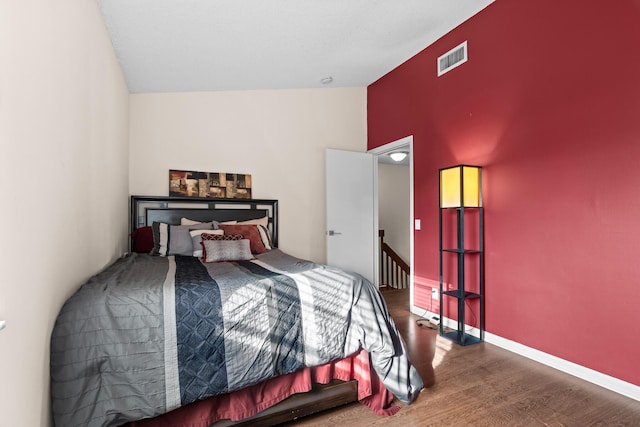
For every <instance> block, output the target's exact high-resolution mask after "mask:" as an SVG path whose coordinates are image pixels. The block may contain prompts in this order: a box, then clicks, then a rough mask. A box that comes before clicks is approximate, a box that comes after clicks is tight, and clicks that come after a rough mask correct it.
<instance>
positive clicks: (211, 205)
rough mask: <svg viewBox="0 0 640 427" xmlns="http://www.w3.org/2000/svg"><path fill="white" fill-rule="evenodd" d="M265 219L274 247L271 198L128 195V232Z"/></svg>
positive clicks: (275, 221) (275, 229)
mask: <svg viewBox="0 0 640 427" xmlns="http://www.w3.org/2000/svg"><path fill="white" fill-rule="evenodd" d="M265 216H267V217H269V231H270V232H271V239H272V244H273V246H274V247H278V201H277V200H272V199H212V198H196V197H166V196H159V197H154V196H131V214H130V221H129V227H130V229H129V231H130V232H131V231H133V230H135V229H137V228H140V227H144V226H147V225H151V224H152V223H153V222H154V221H158V222H165V223H168V224H180V218H183V217H185V218H189V219H192V220H195V221H203V222H206V221H220V222H222V221H232V220H238V221H246V220H250V219H258V218H264V217H265Z"/></svg>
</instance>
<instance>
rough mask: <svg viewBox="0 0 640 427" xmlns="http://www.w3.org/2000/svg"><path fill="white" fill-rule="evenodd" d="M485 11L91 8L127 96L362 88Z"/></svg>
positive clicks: (465, 7) (338, 1)
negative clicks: (109, 43) (112, 51)
mask: <svg viewBox="0 0 640 427" xmlns="http://www.w3.org/2000/svg"><path fill="white" fill-rule="evenodd" d="M492 1H493V0H466V1H453V0H428V1H427V0H97V2H98V4H99V6H100V10H101V12H102V15H103V18H104V22H105V24H106V27H107V30H108V31H109V34H110V37H111V40H112V43H113V46H114V48H115V51H116V55H117V57H118V60H119V61H120V65H121V67H122V71H123V72H124V75H125V79H126V81H127V85H128V87H129V90H130V92H132V93H137V92H177V91H222V90H248V89H292V88H314V87H349V86H356V87H357V86H367V85H369V84H370V83H372V82H374V81H375V80H377V79H378V78H380V77H381V76H383V75H384V74H386V73H387V72H389V71H391V70H392V69H393V68H395V67H397V66H398V65H400V64H401V63H402V62H404V61H406V60H407V59H409V58H410V57H412V56H413V55H415V54H416V53H418V52H419V51H421V50H422V49H424V48H425V47H427V46H428V45H429V44H431V43H433V42H434V41H435V40H437V39H438V38H440V37H441V36H442V35H444V34H446V33H447V32H448V31H450V30H451V29H453V28H454V27H456V26H457V25H459V24H460V23H462V22H463V21H465V20H466V19H468V18H470V17H471V16H473V15H474V14H475V13H477V12H478V11H480V10H481V9H483V8H484V7H486V6H487V5H488V4H490V3H491V2H492ZM434 70H435V64H434ZM323 79H330V80H331V82H330V83H325V84H323V83H322V81H323Z"/></svg>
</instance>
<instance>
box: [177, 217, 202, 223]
mask: <svg viewBox="0 0 640 427" xmlns="http://www.w3.org/2000/svg"><path fill="white" fill-rule="evenodd" d="M196 224H202V221H194V220H192V219H189V218H180V225H196Z"/></svg>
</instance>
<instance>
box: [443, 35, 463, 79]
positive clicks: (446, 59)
mask: <svg viewBox="0 0 640 427" xmlns="http://www.w3.org/2000/svg"><path fill="white" fill-rule="evenodd" d="M465 62H467V41H466V40H465V41H464V42H462V44H460V45H458V46H456V47H454V48H453V49H451V50H450V51H449V52H447V53H445V54H444V55H442V56H440V57H438V77H440V76H441V75H443V74H444V73H446V72H447V71H450V70H453V69H454V68H456V67H457V66H458V65H462V64H464V63H465Z"/></svg>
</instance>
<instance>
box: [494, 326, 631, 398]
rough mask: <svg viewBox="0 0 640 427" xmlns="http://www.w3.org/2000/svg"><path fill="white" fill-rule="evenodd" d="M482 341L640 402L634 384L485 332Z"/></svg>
mask: <svg viewBox="0 0 640 427" xmlns="http://www.w3.org/2000/svg"><path fill="white" fill-rule="evenodd" d="M484 340H485V341H486V342H488V343H490V344H493V345H496V346H498V347H500V348H504V349H505V350H509V351H511V352H513V353H516V354H519V355H521V356H524V357H527V358H529V359H531V360H535V361H536V362H539V363H542V364H543V365H547V366H550V367H552V368H555V369H557V370H559V371H562V372H566V373H567V374H570V375H573V376H574V377H578V378H580V379H583V380H585V381H589V382H590V383H593V384H596V385H599V386H600V387H604V388H606V389H608V390H611V391H614V392H616V393H618V394H621V395H623V396H627V397H629V398H631V399H634V400H638V401H640V387H639V386H637V385H635V384H631V383H628V382H626V381H622V380H620V379H618V378H615V377H612V376H609V375H605V374H603V373H601V372H598V371H594V370H593V369H590V368H586V367H584V366H582V365H578V364H577V363H573V362H569V361H568V360H564V359H561V358H559V357H556V356H552V355H551V354H547V353H544V352H542V351H540V350H536V349H535V348H531V347H527V346H526V345H522V344H519V343H517V342H515V341H511V340H508V339H506V338H502V337H499V336H497V335H494V334H491V333H488V332H485V334H484Z"/></svg>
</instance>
